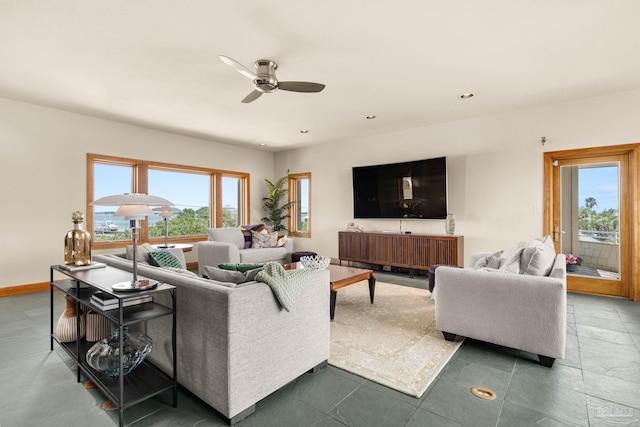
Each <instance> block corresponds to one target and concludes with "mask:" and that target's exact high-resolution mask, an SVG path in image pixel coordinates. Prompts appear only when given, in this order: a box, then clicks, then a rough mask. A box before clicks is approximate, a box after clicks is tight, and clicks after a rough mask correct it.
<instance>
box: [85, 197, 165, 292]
mask: <svg viewBox="0 0 640 427" xmlns="http://www.w3.org/2000/svg"><path fill="white" fill-rule="evenodd" d="M91 204H92V205H99V206H119V208H118V210H117V211H116V215H117V216H124V217H125V218H126V219H128V220H129V221H130V225H131V236H132V238H133V280H131V281H130V282H122V283H116V284H114V285H112V286H111V288H112V289H113V290H114V291H143V290H147V289H152V288H155V287H156V286H157V285H158V282H157V281H151V280H146V279H145V280H138V264H137V259H136V248H137V246H138V235H139V234H138V233H139V231H140V222H139V221H140V220H141V219H145V218H146V217H148V216H149V215H151V213H152V211H151V208H149V206H171V205H172V204H173V203H171V202H170V201H168V200H167V199H163V198H162V197H157V196H151V195H148V194H141V193H131V194H128V193H127V194H117V195H114V196H106V197H102V198H100V199H98V200H94V201H93V202H91Z"/></svg>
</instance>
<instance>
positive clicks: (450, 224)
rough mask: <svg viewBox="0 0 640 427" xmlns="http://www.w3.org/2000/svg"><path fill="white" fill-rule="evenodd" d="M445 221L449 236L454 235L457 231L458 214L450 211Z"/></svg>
mask: <svg viewBox="0 0 640 427" xmlns="http://www.w3.org/2000/svg"><path fill="white" fill-rule="evenodd" d="M444 221H445V222H444V229H445V232H446V233H447V234H448V235H449V236H453V235H454V234H455V232H456V216H455V215H454V214H452V213H448V214H447V218H446V219H445V220H444Z"/></svg>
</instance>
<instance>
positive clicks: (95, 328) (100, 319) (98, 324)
mask: <svg viewBox="0 0 640 427" xmlns="http://www.w3.org/2000/svg"><path fill="white" fill-rule="evenodd" d="M86 316H87V335H86V339H87V341H89V342H96V341H100V340H101V339H104V338H106V337H108V336H109V335H111V334H112V332H111V331H112V329H113V323H111V320H109V319H107V318H106V317H104V316H102V315H100V314H98V313H96V312H95V311H93V310H92V309H89V310H87V313H86Z"/></svg>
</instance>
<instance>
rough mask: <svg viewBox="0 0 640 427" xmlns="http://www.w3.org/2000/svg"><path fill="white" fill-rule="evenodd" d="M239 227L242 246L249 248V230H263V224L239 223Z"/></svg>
mask: <svg viewBox="0 0 640 427" xmlns="http://www.w3.org/2000/svg"><path fill="white" fill-rule="evenodd" d="M240 229H241V230H242V235H243V236H244V248H245V249H249V248H250V247H251V241H252V239H251V231H252V230H253V231H256V232H258V233H259V232H261V231H262V230H264V224H252V225H241V226H240Z"/></svg>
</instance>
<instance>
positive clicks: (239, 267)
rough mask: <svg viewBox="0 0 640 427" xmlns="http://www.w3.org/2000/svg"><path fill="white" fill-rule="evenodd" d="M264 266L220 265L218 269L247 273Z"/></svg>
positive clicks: (243, 264) (259, 264)
mask: <svg viewBox="0 0 640 427" xmlns="http://www.w3.org/2000/svg"><path fill="white" fill-rule="evenodd" d="M263 266H264V264H263V263H255V264H249V263H240V264H218V268H221V269H223V270H231V271H239V272H241V273H244V272H245V271H249V270H253V269H256V268H259V267H263Z"/></svg>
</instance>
